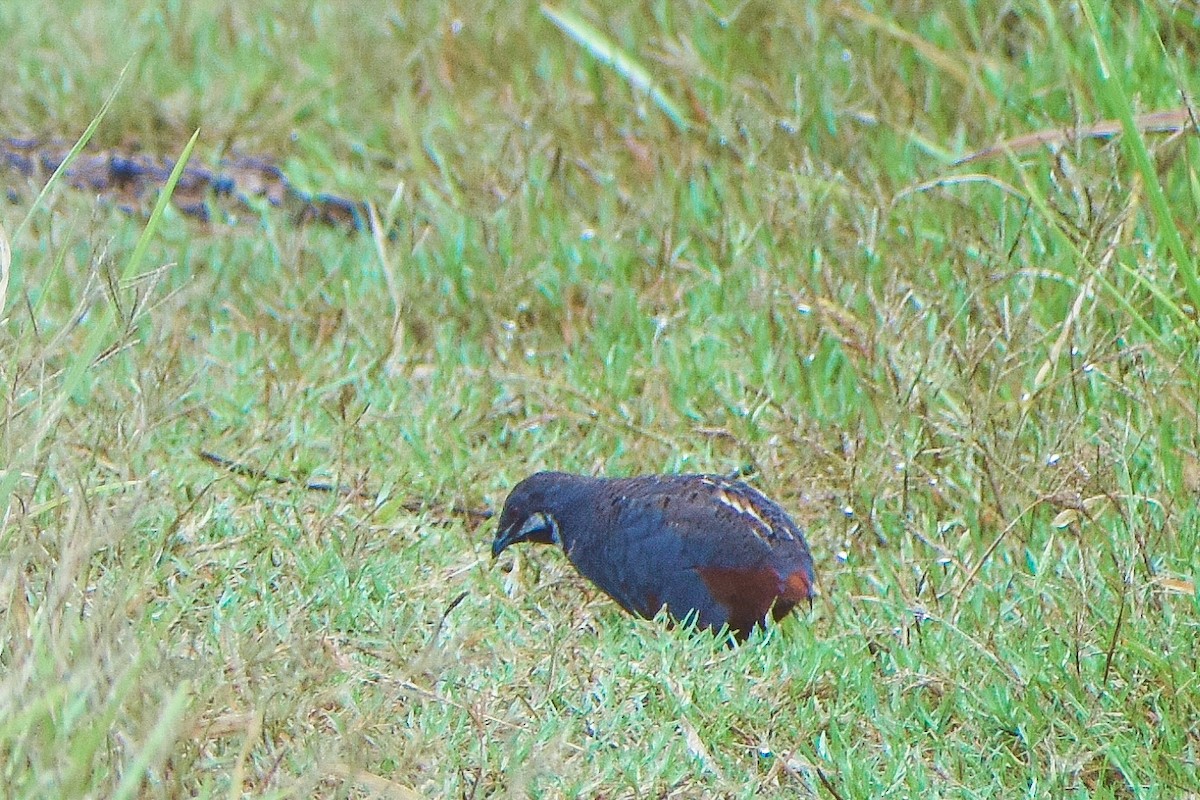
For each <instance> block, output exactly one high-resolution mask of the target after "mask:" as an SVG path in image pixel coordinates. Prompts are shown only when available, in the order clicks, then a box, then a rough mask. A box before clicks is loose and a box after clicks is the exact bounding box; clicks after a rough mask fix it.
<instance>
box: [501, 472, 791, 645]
mask: <svg viewBox="0 0 1200 800" xmlns="http://www.w3.org/2000/svg"><path fill="white" fill-rule="evenodd" d="M519 542H535V543H538V544H557V545H560V546H561V547H562V548H563V550H564V551H565V552H566V555H567V559H568V560H569V561H570V562H571V564H572V565H574V567H575V569H577V570H578V571H579V572H580V574H582V575H583V576H584V577H585V578H587V579H588V580H590V581H591V582H592V583H594V584H595V585H596V586H598V587H599V588H600V589H602V590H603V591H604V592H605V593H606V594H608V595H609V596H610V597H612V599H614V600H616V601H617V603H619V604H620V605H621V607H622V608H624V609H625V610H626V611H628V612H630V613H632V614H636V615H638V616H641V617H646V618H650V617H653V616H655V615H656V614H657V613H658V612H659V611H660V610H661V609H662V608H663V607H664V606H665V607H666V609H667V613H668V614H669V615H670V616H671V617H672V618H674V619H675V620H681V621H689V622H694V623H695V625H696V626H697V627H699V628H707V629H710V630H712V631H718V630H720V629H722V628H723V627H725V626H728V629H729V631H730V632H732V633H733V634H734V636H736V637H737V639H738V640H742V639H745V638H746V636H748V635H749V634H750V632H751V631H752V630H753V629H754V628H755V627H756V626H758V625H760V624H762V623H764V622H765V620H766V618H767V616H768V614H769V615H770V616H772V617H773V618H774V619H775V620H776V621H778V620H781V619H783V618H784V617H785V616H786V615H787V614H788V613H790V612H791V610H792V608H793V607H794V606H795V605H796V604H797V603H800V602H801V601H804V600H810V599H811V598H812V595H813V563H812V556H811V554H810V553H809V550H808V544H807V542H805V540H804V534H803V533H802V532H801V531H800V529H799V528H798V527H797V526H796V524H795V523H794V522H792V520H791V519H790V518H789V517H788V515H787V513H786V512H784V510H783V509H782V508H780V507H779V506H778V505H776V504H775V503H774V502H772V501H771V500H769V499H767V497H766V496H764V495H763V494H762V493H761V492H759V491H758V490H756V489H754V488H752V487H750V486H748V485H746V484H745V483H742V482H741V481H736V480H730V479H727V478H724V477H720V476H717V475H662V476H659V475H646V476H641V477H635V478H592V477H586V476H582V475H569V474H566V473H562V472H538V473H536V474H534V475H531V476H530V477H528V478H526V479H525V480H523V481H521V482H520V483H518V484H517V485H516V487H515V488H513V490H512V492H511V493H510V494H509V495H508V499H507V500H505V502H504V510H503V512H502V513H501V515H500V524H499V527H498V529H497V532H496V538H495V541H493V542H492V556H493V558H494V557H496V556H499V555H500V554H501V553H502V552H504V550H505V549H506V548H508V547H509V546H510V545H513V544H517V543H519Z"/></svg>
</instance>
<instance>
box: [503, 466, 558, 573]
mask: <svg viewBox="0 0 1200 800" xmlns="http://www.w3.org/2000/svg"><path fill="white" fill-rule="evenodd" d="M556 477H558V476H557V474H556V473H552V472H539V473H537V474H536V475H531V476H530V477H528V478H526V479H525V480H523V481H521V482H520V483H518V484H517V485H516V487H515V488H513V490H512V492H511V493H510V494H509V495H508V499H507V500H505V501H504V510H503V511H502V512H500V525H499V526H498V527H497V529H496V538H495V539H494V540H493V541H492V558H495V557H497V556H499V555H500V554H501V553H503V552H504V551H505V549H506V548H508V546H509V545H513V544H518V543H519V542H536V543H537V544H561V543H562V538H561V537H560V536H559V532H558V521H557V520H556V519H555V518H554V512H553V511H552V508H553V506H554V503H553V496H554V493H555V490H556V487H557V481H556V480H555V479H556Z"/></svg>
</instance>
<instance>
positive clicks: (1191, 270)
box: [1080, 0, 1200, 309]
mask: <svg viewBox="0 0 1200 800" xmlns="http://www.w3.org/2000/svg"><path fill="white" fill-rule="evenodd" d="M1093 3H1094V0H1084V2H1083V3H1082V4H1081V6H1080V8H1081V9H1082V10H1083V14H1084V16H1085V17H1086V18H1087V23H1088V28H1089V30H1090V31H1091V34H1092V46H1093V47H1094V48H1095V51H1096V59H1097V60H1098V61H1099V65H1100V82H1099V88H1100V91H1101V96H1103V97H1104V98H1105V100H1106V101H1107V104H1108V105H1109V107H1110V108H1111V110H1112V113H1114V115H1115V116H1116V117H1117V118H1118V119H1120V120H1121V129H1122V130H1123V131H1124V134H1125V135H1124V136H1123V137H1122V144H1123V145H1124V147H1125V148H1126V150H1127V151H1128V152H1129V153H1130V154H1131V155H1132V156H1133V160H1134V162H1135V163H1136V164H1137V168H1138V172H1139V173H1140V174H1141V176H1142V180H1143V182H1144V183H1145V185H1146V193H1147V195H1148V196H1149V198H1150V207H1151V209H1152V210H1153V211H1154V216H1155V218H1156V219H1157V220H1158V225H1159V228H1160V230H1161V231H1162V235H1163V237H1164V238H1165V239H1166V244H1167V250H1168V251H1169V252H1170V254H1171V257H1172V258H1173V259H1174V260H1175V263H1176V264H1178V267H1179V274H1180V275H1181V276H1182V277H1183V284H1184V287H1185V288H1186V289H1187V293H1188V297H1190V298H1191V301H1192V305H1193V306H1195V307H1196V308H1198V309H1200V278H1197V275H1196V259H1195V256H1194V255H1193V254H1192V252H1191V251H1190V250H1189V249H1188V247H1187V245H1186V244H1185V243H1184V241H1183V235H1182V234H1181V233H1180V231H1179V225H1178V224H1177V223H1176V221H1175V217H1174V215H1173V214H1172V213H1171V206H1170V203H1169V202H1168V201H1167V196H1166V193H1165V192H1163V187H1162V184H1161V183H1160V182H1159V178H1158V172H1157V171H1156V170H1155V168H1154V162H1153V161H1152V160H1151V158H1150V152H1149V151H1148V150H1147V149H1146V140H1145V138H1144V137H1143V136H1142V132H1141V130H1140V128H1139V127H1138V125H1137V122H1136V120H1134V109H1133V104H1132V103H1131V102H1130V100H1129V93H1128V92H1127V91H1126V90H1125V85H1124V83H1123V82H1122V80H1121V75H1120V71H1119V70H1117V69H1114V67H1113V58H1112V55H1111V53H1110V52H1109V48H1108V45H1107V44H1106V43H1105V41H1104V36H1102V35H1101V33H1100V26H1099V23H1098V22H1097V20H1096V10H1095V7H1094V5H1093Z"/></svg>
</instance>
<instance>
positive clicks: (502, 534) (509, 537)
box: [492, 525, 519, 561]
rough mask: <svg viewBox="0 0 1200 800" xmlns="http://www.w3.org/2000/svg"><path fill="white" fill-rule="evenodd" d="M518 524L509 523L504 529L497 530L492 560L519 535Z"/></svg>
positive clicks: (493, 543)
mask: <svg viewBox="0 0 1200 800" xmlns="http://www.w3.org/2000/svg"><path fill="white" fill-rule="evenodd" d="M518 535H519V533H518V532H517V526H516V525H509V526H508V527H507V528H504V529H503V530H498V531H496V538H495V539H493V540H492V560H493V561H494V560H496V559H497V558H499V557H500V554H501V553H503V552H504V549H505V548H506V547H508V546H509V545H510V544H512V543H513V539H514V538H516V536H518Z"/></svg>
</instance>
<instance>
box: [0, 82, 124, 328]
mask: <svg viewBox="0 0 1200 800" xmlns="http://www.w3.org/2000/svg"><path fill="white" fill-rule="evenodd" d="M130 61H132V59H130ZM129 63H130V62H126V63H125V66H124V67H123V68H122V69H121V74H120V75H118V76H117V82H116V84H115V85H114V86H113V88H112V91H111V92H109V94H108V98H107V99H105V101H104V105H102V106H100V111H99V112H98V113H97V114H96V116H94V117H92V121H91V122H89V123H88V126H87V128H85V129H84V131H83V135H82V136H80V137H79V140H78V141H76V142H75V144H74V146H73V147H71V149H70V151H69V152H68V153H67V157H66V158H64V159H63V160H62V163H61V164H59V165H58V169H56V170H54V174H53V175H51V176H50V180H48V181H46V185H45V186H43V187H42V189H41V191H39V192H38V195H37V197H35V198H34V200H33V203H32V204H31V205H30V206H29V210H28V211H26V212H25V218H24V219H22V220H21V224H19V225H18V226H17V230H16V232H15V233H14V234H13V240H14V241H18V240H20V238H21V234H22V233H24V232H25V228H27V227H28V226H29V222H30V220H32V219H33V215H34V214H35V213H36V212H37V210H38V209H39V208H41V206H42V204H43V203H44V202H45V201H46V198H47V197H48V196H49V195H50V192H51V191H52V190H53V188H54V187H55V186H56V185H57V184H58V180H59V177H60V176H61V175H62V174H63V173H64V172H66V171H67V169H68V168H69V167H70V166H71V162H73V161H74V160H75V157H76V156H78V155H79V153H80V152H82V151H83V148H84V147H86V146H87V143H88V142H90V141H91V139H92V135H93V134H95V133H96V129H97V128H99V127H100V122H101V121H102V120H103V119H104V117H105V116H106V115H107V114H108V110H109V109H110V108H112V104H113V101H114V100H116V99H117V95H118V94H120V93H121V87H122V86H123V85H124V84H125V74H126V73H127V72H128V71H129ZM3 309H4V306H3V305H0V311H3Z"/></svg>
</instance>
